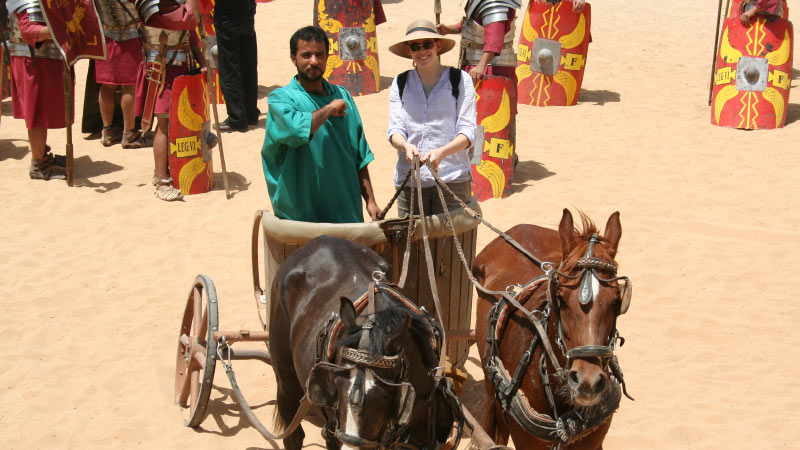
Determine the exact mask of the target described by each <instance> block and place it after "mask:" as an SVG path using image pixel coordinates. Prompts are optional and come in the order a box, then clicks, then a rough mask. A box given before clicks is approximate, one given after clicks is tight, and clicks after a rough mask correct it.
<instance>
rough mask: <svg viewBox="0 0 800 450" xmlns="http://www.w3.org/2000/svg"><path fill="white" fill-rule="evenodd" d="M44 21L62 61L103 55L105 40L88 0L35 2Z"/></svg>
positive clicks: (103, 56)
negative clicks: (40, 10) (56, 45)
mask: <svg viewBox="0 0 800 450" xmlns="http://www.w3.org/2000/svg"><path fill="white" fill-rule="evenodd" d="M39 4H40V5H41V6H42V13H43V14H44V18H45V21H46V22H47V25H48V26H49V27H50V31H51V32H52V34H53V37H54V38H55V41H56V43H57V44H58V46H59V48H60V49H61V54H62V56H63V57H64V61H66V62H67V64H69V65H73V64H75V62H77V61H78V60H79V59H83V58H92V59H106V41H105V36H104V35H103V29H102V28H101V26H100V19H99V18H98V17H97V11H96V10H95V7H94V2H93V1H92V0H47V1H42V2H39Z"/></svg>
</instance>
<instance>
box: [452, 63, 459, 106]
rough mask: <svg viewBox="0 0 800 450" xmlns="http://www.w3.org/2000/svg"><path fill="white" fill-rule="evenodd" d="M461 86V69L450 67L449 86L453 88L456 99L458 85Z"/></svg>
mask: <svg viewBox="0 0 800 450" xmlns="http://www.w3.org/2000/svg"><path fill="white" fill-rule="evenodd" d="M459 86H461V69H456V68H455V67H451V68H450V87H451V88H452V89H453V97H455V98H456V100H458V87H459Z"/></svg>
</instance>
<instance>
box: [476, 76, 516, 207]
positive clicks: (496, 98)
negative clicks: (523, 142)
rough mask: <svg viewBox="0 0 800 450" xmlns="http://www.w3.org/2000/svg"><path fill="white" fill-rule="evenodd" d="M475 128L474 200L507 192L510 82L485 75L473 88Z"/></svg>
mask: <svg viewBox="0 0 800 450" xmlns="http://www.w3.org/2000/svg"><path fill="white" fill-rule="evenodd" d="M475 91H476V94H477V97H478V104H477V109H478V120H477V123H478V132H477V133H476V136H475V147H474V148H473V150H472V152H473V153H472V195H473V196H474V197H475V199H477V200H478V201H484V200H486V199H490V198H505V197H508V194H510V193H511V177H512V175H513V174H514V167H513V166H514V164H513V161H514V158H513V156H514V141H515V139H516V125H515V124H516V117H515V116H516V108H515V105H516V98H514V97H515V95H516V93H515V89H514V82H513V81H512V80H510V79H508V78H505V77H497V76H486V77H484V79H483V80H481V81H479V82H478V85H477V87H476V89H475Z"/></svg>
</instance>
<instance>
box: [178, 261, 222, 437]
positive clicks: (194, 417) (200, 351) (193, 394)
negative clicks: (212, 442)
mask: <svg viewBox="0 0 800 450" xmlns="http://www.w3.org/2000/svg"><path fill="white" fill-rule="evenodd" d="M217 311H218V309H217V290H216V288H215V287H214V282H213V281H211V279H210V278H208V277H206V276H205V275H198V276H197V278H195V280H194V283H192V288H191V290H190V291H189V296H188V299H187V302H186V307H185V309H184V312H183V320H182V321H181V329H180V334H179V336H178V350H177V355H176V359H175V402H176V403H177V404H178V407H180V408H181V409H183V410H184V411H185V414H184V416H185V421H184V424H185V425H186V426H188V427H196V426H198V425H200V423H201V422H202V421H203V419H204V418H205V413H206V407H207V406H208V400H209V398H210V397H211V388H212V381H213V380H214V369H215V368H216V359H217V356H216V352H217V347H216V342H215V341H214V331H216V330H217V328H218V326H219V315H218V312H217Z"/></svg>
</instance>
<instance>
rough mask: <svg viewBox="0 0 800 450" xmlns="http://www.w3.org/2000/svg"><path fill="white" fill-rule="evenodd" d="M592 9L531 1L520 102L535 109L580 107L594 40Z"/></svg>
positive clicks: (520, 61)
mask: <svg viewBox="0 0 800 450" xmlns="http://www.w3.org/2000/svg"><path fill="white" fill-rule="evenodd" d="M591 17H592V14H591V6H590V5H589V4H588V3H587V4H586V6H585V7H584V9H583V11H581V12H578V13H576V12H573V11H572V2H567V1H560V2H558V3H556V4H555V5H553V4H552V3H548V2H545V3H543V4H539V3H536V2H535V1H533V0H531V1H530V2H529V3H528V9H527V11H526V12H525V17H524V19H523V25H522V32H521V33H520V36H519V47H518V48H517V80H518V102H519V103H520V104H525V105H534V106H571V105H574V104H576V103H578V95H579V94H580V91H581V83H583V71H584V69H585V68H586V57H587V55H588V52H589V41H590V40H591V34H590V28H591Z"/></svg>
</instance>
